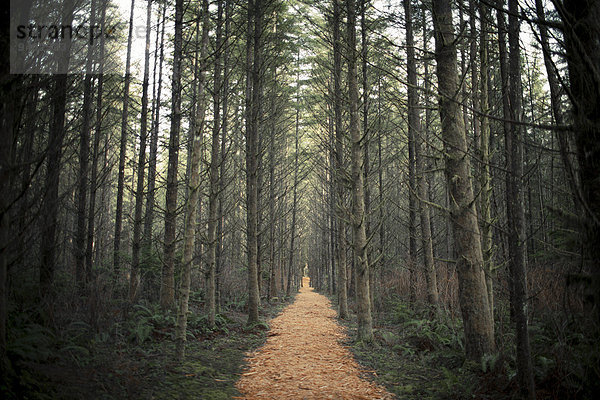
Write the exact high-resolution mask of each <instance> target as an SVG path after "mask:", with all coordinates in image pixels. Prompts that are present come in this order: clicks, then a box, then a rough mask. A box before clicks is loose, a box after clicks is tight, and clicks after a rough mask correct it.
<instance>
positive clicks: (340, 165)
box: [332, 0, 349, 319]
mask: <svg viewBox="0 0 600 400" xmlns="http://www.w3.org/2000/svg"><path fill="white" fill-rule="evenodd" d="M340 14H341V10H340V5H339V3H338V0H333V21H332V22H333V26H332V29H333V108H334V118H335V171H334V176H335V186H336V216H337V230H336V235H337V236H336V265H337V268H338V270H337V275H338V285H337V288H338V317H339V318H341V319H347V318H348V316H349V315H348V283H347V279H346V278H347V274H346V271H347V265H346V264H347V261H346V223H345V203H346V202H345V198H346V190H345V184H344V182H345V179H344V177H345V168H344V130H343V126H342V101H343V97H342V43H341V27H340V25H341V15H340Z"/></svg>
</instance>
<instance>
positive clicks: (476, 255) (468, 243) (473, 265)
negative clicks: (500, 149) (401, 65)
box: [433, 0, 495, 360]
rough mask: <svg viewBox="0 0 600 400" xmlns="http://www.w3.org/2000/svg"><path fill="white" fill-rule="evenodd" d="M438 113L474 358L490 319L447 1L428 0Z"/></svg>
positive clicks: (489, 335) (490, 328)
mask: <svg viewBox="0 0 600 400" xmlns="http://www.w3.org/2000/svg"><path fill="white" fill-rule="evenodd" d="M433 22H434V29H435V43H436V54H435V56H436V61H437V76H438V93H439V96H440V100H439V109H440V117H441V121H442V136H443V140H444V151H445V162H446V179H447V182H448V187H449V192H450V199H451V201H450V219H451V222H452V228H453V234H454V237H455V239H454V243H455V247H456V252H457V255H458V257H457V263H456V270H457V272H458V279H459V303H460V307H461V312H462V316H463V321H464V322H463V323H464V331H465V344H466V346H465V347H466V355H467V358H469V359H473V360H479V359H480V358H481V357H482V356H483V355H484V354H486V353H491V352H493V351H494V350H495V344H494V321H493V319H492V316H491V313H490V308H489V303H488V298H487V291H486V286H485V276H484V274H483V255H482V251H481V241H480V240H481V238H480V236H479V225H478V222H477V210H476V209H475V201H474V195H473V187H472V185H471V176H470V170H471V168H470V165H469V164H470V163H469V158H468V157H467V140H466V132H465V127H464V122H463V121H464V120H463V115H462V110H461V108H460V106H459V105H458V103H457V102H456V101H455V99H456V96H458V95H459V90H460V88H459V85H458V72H457V63H456V42H455V36H454V28H453V26H452V9H451V6H450V1H449V0H434V1H433Z"/></svg>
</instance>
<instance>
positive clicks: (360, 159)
mask: <svg viewBox="0 0 600 400" xmlns="http://www.w3.org/2000/svg"><path fill="white" fill-rule="evenodd" d="M361 1H364V0H361ZM346 7H347V11H348V20H347V36H348V37H347V40H348V52H349V54H348V92H349V93H348V100H349V104H348V106H349V114H350V139H351V142H352V153H351V164H352V200H353V204H352V217H351V220H352V231H353V238H354V241H353V246H354V254H355V255H356V262H357V265H356V301H357V316H358V339H359V340H363V341H365V342H370V341H372V340H373V321H372V318H371V305H370V302H371V300H370V299H371V297H370V294H369V260H368V258H367V233H366V215H365V193H364V190H365V186H364V176H363V168H364V148H363V136H362V135H361V132H360V126H359V121H358V79H357V68H356V60H357V58H358V57H357V51H356V26H355V25H356V3H355V0H346Z"/></svg>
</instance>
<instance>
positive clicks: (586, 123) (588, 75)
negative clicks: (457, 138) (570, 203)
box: [561, 0, 600, 320]
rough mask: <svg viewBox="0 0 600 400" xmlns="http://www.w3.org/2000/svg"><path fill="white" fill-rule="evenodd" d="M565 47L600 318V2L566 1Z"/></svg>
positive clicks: (587, 240) (562, 11)
mask: <svg viewBox="0 0 600 400" xmlns="http://www.w3.org/2000/svg"><path fill="white" fill-rule="evenodd" d="M561 17H562V19H563V21H564V23H565V31H564V32H565V47H566V50H567V66H568V69H569V79H570V89H571V94H572V98H571V100H572V102H573V126H574V131H575V142H576V145H577V158H578V162H579V177H580V180H581V187H582V192H583V201H584V209H585V215H586V217H587V218H586V220H587V221H588V222H587V224H586V226H585V234H586V242H587V246H586V252H587V253H588V256H589V257H590V259H591V260H592V261H591V263H590V266H591V268H592V271H593V274H594V277H593V282H594V283H593V284H594V287H593V289H594V291H595V292H596V298H595V302H596V312H597V317H598V320H600V185H598V182H599V181H600V72H599V69H598V65H600V22H599V21H600V1H598V0H565V1H564V10H561Z"/></svg>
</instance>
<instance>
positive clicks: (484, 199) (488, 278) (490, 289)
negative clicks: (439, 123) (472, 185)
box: [479, 3, 495, 318]
mask: <svg viewBox="0 0 600 400" xmlns="http://www.w3.org/2000/svg"><path fill="white" fill-rule="evenodd" d="M479 19H480V24H481V33H480V39H479V42H480V45H479V46H480V47H479V58H480V65H481V68H480V71H479V72H480V75H481V76H480V84H481V88H480V90H479V98H480V99H479V106H480V107H481V112H482V117H481V123H480V124H481V140H480V148H479V153H480V155H481V168H480V169H479V171H480V185H481V201H480V203H481V206H480V209H481V246H482V252H483V265H484V271H485V282H486V289H487V294H488V303H489V306H490V313H491V314H492V318H493V317H494V276H495V273H494V265H493V257H492V256H493V247H492V238H493V237H492V225H491V222H492V213H491V210H492V208H491V205H492V203H491V194H492V188H491V175H490V162H491V157H490V121H489V120H488V118H487V117H485V116H483V115H487V114H489V112H490V105H489V92H488V91H489V87H488V79H489V77H488V73H489V56H488V46H489V43H488V40H489V39H488V29H489V27H488V26H489V25H488V22H489V19H490V13H489V10H488V7H487V6H486V5H485V4H483V3H479Z"/></svg>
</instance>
